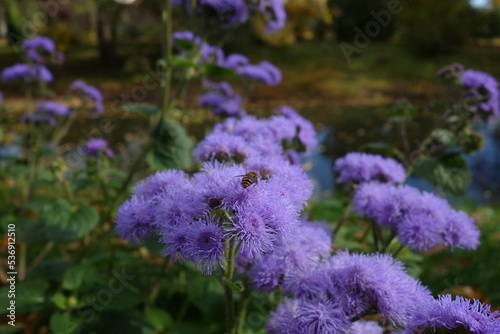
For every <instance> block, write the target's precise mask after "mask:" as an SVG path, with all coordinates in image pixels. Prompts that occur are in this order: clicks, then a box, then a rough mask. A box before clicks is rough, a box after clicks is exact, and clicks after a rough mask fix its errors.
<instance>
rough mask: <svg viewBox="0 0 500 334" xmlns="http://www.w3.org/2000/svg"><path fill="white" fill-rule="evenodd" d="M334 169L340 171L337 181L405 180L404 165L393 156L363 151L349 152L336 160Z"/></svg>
mask: <svg viewBox="0 0 500 334" xmlns="http://www.w3.org/2000/svg"><path fill="white" fill-rule="evenodd" d="M334 170H335V171H337V172H338V173H339V178H338V179H337V182H340V183H349V182H362V181H370V180H379V181H384V182H389V181H390V182H397V183H401V182H403V181H404V180H405V178H406V175H405V169H404V167H403V165H401V164H400V163H399V162H397V161H396V160H394V159H391V158H384V157H382V156H381V155H376V154H368V153H362V152H352V153H348V154H347V155H346V156H344V157H343V158H340V159H337V161H335V166H334Z"/></svg>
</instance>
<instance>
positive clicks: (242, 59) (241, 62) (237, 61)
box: [223, 53, 250, 70]
mask: <svg viewBox="0 0 500 334" xmlns="http://www.w3.org/2000/svg"><path fill="white" fill-rule="evenodd" d="M248 64H250V61H249V60H248V58H247V57H246V56H244V55H242V54H239V53H233V54H230V55H229V56H227V58H226V59H225V60H224V64H223V66H224V67H227V68H229V69H232V70H237V69H239V68H240V67H242V66H245V65H248Z"/></svg>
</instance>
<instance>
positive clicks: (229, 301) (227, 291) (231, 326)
mask: <svg viewBox="0 0 500 334" xmlns="http://www.w3.org/2000/svg"><path fill="white" fill-rule="evenodd" d="M223 285H224V297H225V300H226V325H227V333H228V334H236V333H237V332H236V329H237V328H236V321H235V319H236V317H235V312H234V300H233V289H232V288H231V287H230V286H229V285H227V284H225V283H223Z"/></svg>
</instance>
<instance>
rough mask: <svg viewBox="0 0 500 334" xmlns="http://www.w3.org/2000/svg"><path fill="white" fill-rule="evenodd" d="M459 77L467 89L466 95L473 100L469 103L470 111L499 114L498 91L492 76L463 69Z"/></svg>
mask: <svg viewBox="0 0 500 334" xmlns="http://www.w3.org/2000/svg"><path fill="white" fill-rule="evenodd" d="M460 78H461V80H462V84H463V85H464V87H465V88H466V89H467V93H466V94H467V97H468V98H470V99H472V100H473V103H472V104H471V105H470V108H471V110H472V111H476V110H480V111H483V112H486V113H490V114H493V115H494V116H500V91H499V90H498V82H497V80H496V79H495V78H494V77H492V76H491V75H489V74H487V73H484V72H481V71H475V70H465V71H463V72H462V74H461V77H460Z"/></svg>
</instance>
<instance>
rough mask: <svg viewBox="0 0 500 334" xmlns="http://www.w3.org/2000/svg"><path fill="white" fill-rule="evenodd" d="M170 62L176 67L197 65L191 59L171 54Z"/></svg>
mask: <svg viewBox="0 0 500 334" xmlns="http://www.w3.org/2000/svg"><path fill="white" fill-rule="evenodd" d="M170 64H172V65H173V66H176V67H197V66H198V65H197V64H196V63H194V62H193V61H192V60H191V59H187V58H184V57H177V56H173V57H172V58H171V60H170Z"/></svg>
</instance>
